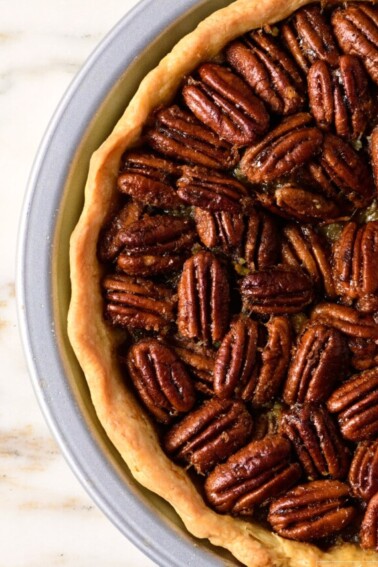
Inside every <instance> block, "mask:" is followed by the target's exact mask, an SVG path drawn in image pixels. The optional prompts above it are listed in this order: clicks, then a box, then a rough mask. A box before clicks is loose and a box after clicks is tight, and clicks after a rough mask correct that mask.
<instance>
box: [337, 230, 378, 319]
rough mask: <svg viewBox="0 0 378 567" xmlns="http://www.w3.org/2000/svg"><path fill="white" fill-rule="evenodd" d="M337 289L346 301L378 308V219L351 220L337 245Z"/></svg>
mask: <svg viewBox="0 0 378 567" xmlns="http://www.w3.org/2000/svg"><path fill="white" fill-rule="evenodd" d="M334 270H335V282H336V288H337V291H338V293H339V295H341V296H342V297H343V299H344V301H345V302H346V303H349V304H350V303H353V301H354V300H356V299H357V300H358V302H357V307H360V309H361V307H362V309H361V310H367V312H369V311H370V310H371V311H372V312H374V311H377V310H378V221H370V222H367V223H366V224H364V225H362V226H360V227H359V226H358V225H357V223H356V222H353V221H351V222H348V223H347V224H346V225H345V226H344V229H343V231H342V233H341V235H340V237H339V238H338V240H337V241H336V243H335V245H334Z"/></svg>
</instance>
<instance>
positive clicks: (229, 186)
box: [177, 166, 251, 213]
mask: <svg viewBox="0 0 378 567" xmlns="http://www.w3.org/2000/svg"><path fill="white" fill-rule="evenodd" d="M177 189H178V191H177V193H178V195H179V196H180V197H181V199H182V200H183V201H184V202H185V203H187V204H189V205H195V206H197V207H201V208H202V209H208V210H210V211H228V212H229V213H240V212H241V210H242V209H243V207H245V206H247V205H248V204H249V203H250V201H251V199H250V197H249V195H248V191H247V189H246V188H245V187H244V185H242V184H241V183H240V182H239V181H237V180H236V179H234V178H233V177H230V176H229V175H222V174H221V173H218V172H217V171H211V170H209V169H204V168H199V167H189V166H184V167H183V168H182V176H181V177H180V178H179V179H178V180H177Z"/></svg>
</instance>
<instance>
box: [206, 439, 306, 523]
mask: <svg viewBox="0 0 378 567" xmlns="http://www.w3.org/2000/svg"><path fill="white" fill-rule="evenodd" d="M290 453H291V447H290V443H289V442H288V441H287V440H286V439H284V438H283V437H280V436H278V435H276V436H269V437H264V439H261V440H259V441H252V443H249V445H247V446H246V447H243V449H240V451H238V452H237V453H235V454H234V455H232V456H231V457H230V458H229V459H228V460H227V462H226V463H224V464H221V465H218V466H217V467H216V468H215V469H214V470H213V472H212V473H211V474H210V475H209V476H208V478H207V480H206V482H205V492H206V496H207V500H208V502H209V503H210V505H211V506H212V507H213V508H215V510H217V511H218V512H222V513H232V514H244V515H245V514H248V515H251V514H252V513H253V510H254V507H255V506H257V505H259V504H263V503H265V502H267V501H269V500H270V499H271V498H274V497H275V496H277V495H278V494H281V493H282V492H284V491H285V490H287V489H288V488H290V487H291V486H293V484H295V483H296V482H297V481H298V480H299V478H300V476H301V468H300V466H299V464H298V463H292V462H291V458H290Z"/></svg>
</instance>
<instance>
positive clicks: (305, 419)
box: [280, 404, 350, 480]
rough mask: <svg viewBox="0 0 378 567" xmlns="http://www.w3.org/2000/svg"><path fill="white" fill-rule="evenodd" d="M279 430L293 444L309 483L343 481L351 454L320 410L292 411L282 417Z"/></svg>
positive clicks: (314, 408) (331, 422)
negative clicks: (331, 480)
mask: <svg viewBox="0 0 378 567" xmlns="http://www.w3.org/2000/svg"><path fill="white" fill-rule="evenodd" d="M280 430H281V433H282V434H283V435H286V437H288V439H290V441H291V443H292V444H293V446H294V449H295V451H296V454H297V457H298V460H299V462H300V463H301V464H302V467H303V469H304V471H305V473H306V476H307V478H308V480H316V479H318V478H321V477H326V476H328V477H331V478H335V479H338V480H340V479H344V478H346V476H347V474H348V470H349V462H350V454H349V451H348V449H347V447H346V445H345V444H344V441H343V440H342V439H341V437H340V434H339V432H338V430H337V427H336V425H335V424H334V423H333V421H332V418H331V416H330V415H329V414H328V412H327V411H326V410H325V409H324V408H323V407H321V406H315V405H312V404H305V405H304V406H302V407H295V408H294V409H292V410H291V411H290V412H288V413H286V414H285V415H284V416H283V418H282V421H281V427H280Z"/></svg>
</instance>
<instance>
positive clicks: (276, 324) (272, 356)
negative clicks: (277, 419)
mask: <svg viewBox="0 0 378 567" xmlns="http://www.w3.org/2000/svg"><path fill="white" fill-rule="evenodd" d="M266 332H267V337H266V340H265V342H264V343H263V345H262V346H261V347H260V350H259V358H260V365H259V372H258V375H257V381H256V384H255V387H254V391H253V395H252V398H251V401H252V405H253V406H254V407H264V406H267V405H269V404H271V403H272V401H273V400H274V397H275V396H276V395H277V394H278V392H279V390H280V388H281V385H282V381H283V380H284V379H285V376H286V372H287V368H288V365H289V361H290V351H291V329H290V323H289V321H288V319H287V318H286V317H271V318H270V319H269V321H268V323H267V324H266Z"/></svg>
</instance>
